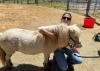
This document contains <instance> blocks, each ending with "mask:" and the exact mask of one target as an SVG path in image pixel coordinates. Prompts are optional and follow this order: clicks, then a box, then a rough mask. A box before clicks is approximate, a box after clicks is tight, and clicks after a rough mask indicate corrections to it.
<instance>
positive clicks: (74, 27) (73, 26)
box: [69, 25, 81, 34]
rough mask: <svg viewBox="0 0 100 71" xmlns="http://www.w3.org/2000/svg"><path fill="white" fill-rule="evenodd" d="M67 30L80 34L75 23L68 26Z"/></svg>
mask: <svg viewBox="0 0 100 71" xmlns="http://www.w3.org/2000/svg"><path fill="white" fill-rule="evenodd" d="M69 31H70V33H73V34H74V33H75V32H76V33H77V34H80V33H81V29H80V28H79V27H78V26H77V25H71V26H69Z"/></svg>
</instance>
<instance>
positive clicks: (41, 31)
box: [39, 29, 57, 40]
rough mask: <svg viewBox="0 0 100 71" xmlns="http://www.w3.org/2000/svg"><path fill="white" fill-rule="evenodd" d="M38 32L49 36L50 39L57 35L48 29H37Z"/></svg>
mask: <svg viewBox="0 0 100 71" xmlns="http://www.w3.org/2000/svg"><path fill="white" fill-rule="evenodd" d="M39 32H40V33H41V34H43V35H46V36H48V37H49V38H51V39H52V40H55V39H57V36H56V35H55V33H52V32H49V31H48V30H45V29H39Z"/></svg>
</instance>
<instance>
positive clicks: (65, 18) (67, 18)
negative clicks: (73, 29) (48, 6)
mask: <svg viewBox="0 0 100 71" xmlns="http://www.w3.org/2000/svg"><path fill="white" fill-rule="evenodd" d="M66 18H67V20H71V18H69V17H62V19H66Z"/></svg>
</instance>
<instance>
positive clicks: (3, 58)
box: [0, 48, 6, 66]
mask: <svg viewBox="0 0 100 71" xmlns="http://www.w3.org/2000/svg"><path fill="white" fill-rule="evenodd" d="M0 59H1V62H2V64H3V66H5V64H6V63H5V62H6V53H5V52H4V51H3V49H1V48H0Z"/></svg>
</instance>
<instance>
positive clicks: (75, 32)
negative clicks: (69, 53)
mask: <svg viewBox="0 0 100 71" xmlns="http://www.w3.org/2000/svg"><path fill="white" fill-rule="evenodd" d="M80 31H81V30H80V29H79V28H78V27H77V26H76V25H72V26H69V40H70V41H69V43H70V44H71V45H73V47H76V48H80V47H82V45H81V42H80V39H79V36H80Z"/></svg>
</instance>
